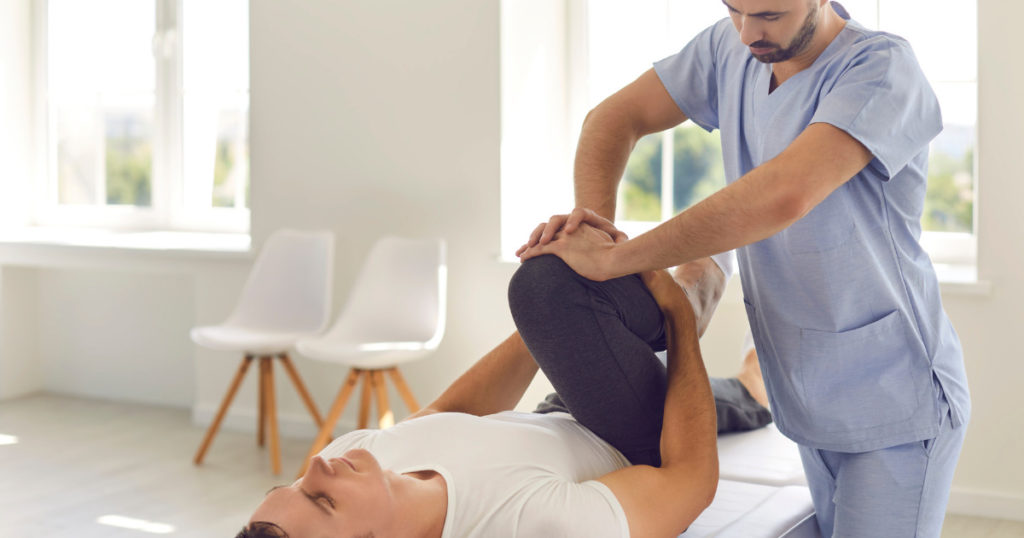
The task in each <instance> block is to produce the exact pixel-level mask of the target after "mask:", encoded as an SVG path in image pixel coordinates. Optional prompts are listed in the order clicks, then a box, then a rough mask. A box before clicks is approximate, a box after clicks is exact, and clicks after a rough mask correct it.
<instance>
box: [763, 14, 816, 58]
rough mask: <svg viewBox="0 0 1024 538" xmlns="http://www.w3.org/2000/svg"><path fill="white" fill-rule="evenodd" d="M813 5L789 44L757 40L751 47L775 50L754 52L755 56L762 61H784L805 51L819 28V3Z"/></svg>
mask: <svg viewBox="0 0 1024 538" xmlns="http://www.w3.org/2000/svg"><path fill="white" fill-rule="evenodd" d="M811 5H812V6H813V8H812V9H811V10H810V12H809V13H808V14H807V18H805V19H804V23H803V25H801V26H800V30H799V31H798V32H797V33H796V36H794V37H793V39H792V40H791V41H790V42H789V45H788V46H786V47H785V48H783V47H780V46H779V45H777V44H775V43H772V42H769V41H755V42H753V43H751V44H750V47H751V48H764V49H767V48H773V49H775V50H773V51H771V52H769V53H767V54H753V56H754V58H757V59H758V60H759V61H761V62H762V63H766V64H773V63H778V62H784V61H786V60H789V59H790V58H792V57H794V56H796V55H797V54H800V53H801V52H803V51H804V50H805V49H806V48H807V46H808V45H810V44H811V38H812V37H814V31H815V30H817V29H818V5H817V4H813V3H812V4H811Z"/></svg>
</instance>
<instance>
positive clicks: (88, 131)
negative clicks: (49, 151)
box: [54, 105, 102, 204]
mask: <svg viewBox="0 0 1024 538" xmlns="http://www.w3.org/2000/svg"><path fill="white" fill-rule="evenodd" d="M54 123H55V125H56V131H57V132H56V135H57V136H56V157H57V159H56V168H57V170H56V175H57V195H58V198H57V199H58V202H59V203H61V204H96V203H99V200H100V195H101V192H100V183H99V181H98V179H97V178H99V177H100V176H101V175H102V174H101V170H100V165H101V164H102V161H100V158H99V154H100V147H101V144H100V141H101V140H102V122H101V121H100V118H99V117H98V116H97V114H96V108H94V107H90V106H82V105H79V106H75V105H67V106H61V107H58V108H57V109H56V110H55V113H54Z"/></svg>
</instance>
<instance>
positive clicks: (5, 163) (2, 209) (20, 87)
mask: <svg viewBox="0 0 1024 538" xmlns="http://www.w3.org/2000/svg"><path fill="white" fill-rule="evenodd" d="M31 7H32V5H31V3H30V2H28V1H25V0H0V125H2V126H4V128H0V192H2V193H3V195H2V196H0V226H3V225H6V224H9V223H11V222H18V221H20V220H22V219H23V218H24V215H25V204H22V203H18V202H17V201H19V200H24V193H25V192H26V191H27V186H28V182H27V181H25V179H26V178H28V177H29V171H30V169H31V160H30V158H29V156H30V155H31V154H32V152H31V151H30V148H31V142H32V136H33V131H32V129H31V121H30V115H31V111H32V100H31V95H32V87H33V77H32V64H31V54H30V51H31V46H32V41H31V32H30V30H31V28H32V25H31V24H30V22H31Z"/></svg>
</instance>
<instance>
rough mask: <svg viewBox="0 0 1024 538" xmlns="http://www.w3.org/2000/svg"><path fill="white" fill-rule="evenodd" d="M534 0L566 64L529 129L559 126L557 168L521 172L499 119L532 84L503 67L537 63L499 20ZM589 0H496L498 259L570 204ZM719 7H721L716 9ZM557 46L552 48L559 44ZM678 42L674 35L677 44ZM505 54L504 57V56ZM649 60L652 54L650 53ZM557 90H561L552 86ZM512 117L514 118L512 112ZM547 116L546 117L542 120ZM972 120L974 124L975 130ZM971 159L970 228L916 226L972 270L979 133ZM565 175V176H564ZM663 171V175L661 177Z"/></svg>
mask: <svg viewBox="0 0 1024 538" xmlns="http://www.w3.org/2000/svg"><path fill="white" fill-rule="evenodd" d="M540 1H544V2H549V6H550V7H547V8H545V9H547V14H548V15H549V16H550V17H551V18H554V19H558V18H559V17H562V18H563V19H564V20H563V22H562V24H563V26H562V29H561V32H562V33H561V34H560V35H559V36H550V35H549V36H547V39H548V41H550V42H552V43H555V44H556V45H555V46H553V47H551V50H549V51H548V52H549V53H550V54H552V55H554V56H555V57H557V58H558V59H559V60H560V61H562V62H564V64H565V68H564V69H563V70H562V73H561V76H562V77H563V78H562V79H561V80H557V81H550V80H548V81H546V82H548V83H551V84H552V85H553V86H554V87H555V91H556V95H552V96H548V97H547V101H545V106H541V107H536V106H535V108H540V109H550V108H551V107H556V106H558V103H559V102H560V101H564V103H563V104H562V105H561V106H562V109H561V111H562V112H561V113H560V114H554V115H552V114H547V115H546V116H542V115H540V114H538V115H536V116H534V117H533V118H532V120H533V121H534V122H535V124H536V131H537V132H538V133H540V131H546V132H545V133H543V134H538V135H537V136H539V137H549V138H550V137H552V135H551V133H566V135H565V136H564V137H562V136H556V137H555V138H551V139H550V143H552V144H555V145H558V144H561V145H562V147H563V148H564V151H563V152H562V156H561V157H560V158H556V157H545V159H543V162H545V163H546V164H547V166H550V167H551V169H552V170H557V171H559V172H558V173H555V174H550V173H549V174H546V175H545V174H528V173H525V172H524V171H521V170H515V169H514V168H513V167H511V166H508V165H507V164H506V162H507V161H520V160H524V159H531V158H532V157H531V153H530V148H529V147H527V146H526V145H523V144H520V143H519V142H520V140H521V139H522V138H523V137H522V136H521V135H520V136H518V137H517V136H509V133H508V132H507V131H506V129H505V125H506V122H508V121H510V118H512V117H513V116H517V117H518V116H522V115H524V114H529V109H530V107H527V106H518V107H511V108H510V107H509V106H508V101H510V100H516V99H519V98H521V97H522V96H523V95H522V94H523V93H525V90H524V89H523V88H524V87H529V88H530V90H529V91H531V92H536V91H537V89H538V88H537V83H534V84H532V85H530V84H527V83H524V81H523V80H521V78H522V73H523V72H524V70H523V69H520V70H519V71H518V72H517V71H515V70H514V69H510V68H509V66H510V65H511V66H513V67H515V66H516V65H519V66H522V65H532V64H535V63H536V56H537V54H536V53H534V54H533V56H534V57H533V58H531V57H529V55H526V54H523V52H522V51H520V50H515V49H512V50H510V49H509V47H510V46H514V44H515V35H514V34H515V33H517V32H522V31H523V29H522V28H509V27H508V26H506V23H507V21H506V11H507V10H511V9H526V7H524V6H529V7H528V9H534V10H536V9H539V8H538V7H537V6H536V4H537V3H538V2H540ZM587 2H588V0H562V1H558V2H552V1H551V0H532V1H531V2H527V1H526V0H503V1H502V34H503V38H502V39H503V44H502V106H503V111H502V114H503V118H502V125H503V132H502V174H501V183H502V224H501V228H502V234H501V235H502V242H501V256H502V258H503V259H513V257H512V252H514V250H515V248H516V247H517V246H518V245H519V244H521V243H522V242H524V241H525V239H526V238H527V237H528V235H529V230H530V229H532V226H536V224H537V223H539V222H541V221H543V220H545V219H546V218H547V217H549V216H550V215H551V214H553V213H556V212H565V211H567V210H569V209H571V208H572V207H573V204H574V202H573V199H572V197H571V190H570V192H569V194H568V195H566V193H564V192H562V191H563V190H564V189H561V188H560V186H559V185H558V184H557V182H561V183H562V184H568V185H570V187H571V184H572V176H571V171H572V159H573V156H574V153H575V151H574V149H575V142H576V140H577V139H578V138H579V130H580V126H581V125H582V122H583V118H584V117H585V115H586V112H587V109H588V107H587V106H586V104H585V103H586V101H587V97H586V96H587V93H588V92H587V80H588V73H587V69H586V65H587V60H586V59H587V56H588V51H587V38H586V37H587V22H586V21H587V17H586V6H587ZM724 16H725V11H724V8H723V17H724ZM509 33H512V34H513V36H512V37H511V38H510V37H509V36H508V35H506V34H509ZM559 46H561V47H564V48H561V49H559V48H558V47H559ZM681 46H682V43H680V48H681ZM510 56H511V57H512V58H511V59H510V58H509V57H510ZM650 60H652V61H653V60H656V58H651V59H650ZM558 92H564V94H562V93H558ZM512 121H515V120H512ZM545 122H546V124H545ZM977 130H978V129H977V127H976V132H977ZM661 136H662V137H663V138H662V148H663V153H662V215H667V216H668V217H669V218H671V216H674V215H675V212H674V211H673V209H672V203H673V201H672V184H671V178H672V172H673V170H672V157H671V152H670V151H665V148H671V147H672V139H673V129H669V130H666V131H665V132H663V133H661ZM975 148H976V151H975V156H976V157H975V159H974V211H973V219H974V226H973V228H972V229H973V233H955V232H935V231H924V232H922V237H921V243H922V246H923V247H924V248H925V250H926V251H927V252H928V253H929V255H930V256H931V258H932V260H933V262H935V263H936V264H937V265H940V266H953V267H955V268H957V269H963V268H969V269H970V270H971V271H974V270H975V267H976V263H977V245H978V239H977V233H978V231H977V230H978V227H977V222H978V212H979V204H978V189H979V184H980V183H981V179H980V178H979V176H978V173H977V171H978V159H977V155H978V154H979V152H978V149H977V148H978V139H977V136H976V137H975ZM563 176H564V177H563ZM666 178H669V181H666V180H665V179H666ZM529 192H534V193H536V192H544V193H545V196H546V197H549V198H554V202H552V201H551V200H543V201H538V202H541V203H538V204H534V205H531V206H529V207H524V206H523V205H522V204H521V203H516V202H515V201H521V200H524V199H530V197H529V195H527V194H524V193H529ZM540 205H543V206H544V207H545V208H549V207H557V209H555V210H553V211H548V212H545V211H543V210H541V209H539V207H538V206H540ZM616 224H617V226H618V227H619V228H620V229H621V230H623V231H624V232H626V233H627V234H628V235H629V236H630V237H633V236H636V235H639V234H641V233H643V232H646V231H647V230H650V229H651V228H654V227H655V226H657V225H658V224H660V222H645V221H625V220H621V221H618V222H617V223H616Z"/></svg>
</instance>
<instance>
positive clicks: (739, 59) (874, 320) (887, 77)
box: [655, 2, 970, 452]
mask: <svg viewBox="0 0 1024 538" xmlns="http://www.w3.org/2000/svg"><path fill="white" fill-rule="evenodd" d="M832 5H833V7H834V8H835V10H836V11H837V12H838V13H839V14H840V15H841V16H842V17H843V18H844V19H849V15H848V14H847V13H846V11H845V9H843V8H842V6H840V5H838V4H836V3H834V2H833V4H832ZM655 71H656V72H657V74H658V76H659V77H660V78H661V81H662V83H663V84H664V85H665V88H666V89H667V90H668V92H669V94H671V96H672V97H673V99H674V100H675V101H676V103H677V104H678V105H679V108H680V110H682V111H683V113H685V114H686V115H687V117H689V118H690V119H691V120H693V121H694V122H695V123H697V124H698V125H700V126H701V127H703V128H705V129H707V130H709V131H710V130H712V129H716V128H717V129H719V130H720V131H721V138H722V153H723V156H724V160H725V174H726V181H727V182H729V183H731V182H733V181H735V180H736V179H738V178H739V177H740V176H742V175H743V174H745V173H747V172H749V171H750V170H751V169H753V168H754V167H756V166H758V165H760V164H761V163H764V162H765V161H767V160H769V159H771V158H773V157H775V156H776V155H778V154H779V153H781V152H782V150H784V149H785V148H786V147H787V146H788V145H789V144H790V143H791V142H792V141H793V140H794V139H795V138H796V137H797V135H799V134H800V133H801V132H802V131H803V130H804V129H805V128H806V127H807V126H808V125H810V124H812V123H817V122H824V123H829V124H832V125H834V126H836V127H838V128H839V129H842V130H844V131H845V132H847V133H849V134H850V135H851V136H853V137H854V138H856V139H857V140H858V141H860V142H861V143H862V144H864V146H865V147H867V148H868V149H869V150H870V151H871V152H872V154H873V155H874V159H873V160H872V161H871V163H870V164H869V165H868V166H867V167H865V168H864V169H863V170H861V171H860V172H859V173H858V174H857V175H855V176H854V177H853V178H852V179H850V180H849V181H847V182H846V183H845V184H843V185H842V186H841V187H840V188H838V189H837V190H836V191H834V192H833V193H832V194H831V195H830V196H828V197H827V198H826V199H825V200H824V201H823V202H822V203H821V204H819V205H818V206H817V207H815V208H814V209H813V210H812V211H811V212H810V213H808V214H807V215H806V216H805V217H804V218H802V219H800V220H799V221H797V222H796V223H794V224H792V225H791V226H789V227H788V228H786V229H785V230H782V231H781V232H779V233H777V234H775V235H773V236H772V237H769V238H767V239H764V240H762V241H759V242H757V243H754V244H751V245H748V246H746V247H743V248H740V249H738V250H737V257H738V264H739V268H740V275H741V278H742V284H743V294H744V303H745V306H746V309H747V315H748V319H749V321H750V326H751V330H752V332H753V335H754V340H755V342H756V345H757V351H758V356H759V357H760V360H761V365H762V370H763V372H764V375H765V384H766V385H767V388H768V394H769V397H770V399H771V403H772V412H773V414H774V416H775V421H776V423H777V425H778V427H779V429H780V430H781V431H782V432H783V433H785V434H786V435H787V436H789V437H790V438H792V439H793V440H795V441H797V442H799V443H801V444H804V445H807V446H811V447H815V448H821V449H826V450H837V451H846V452H860V451H866V450H875V449H879V448H884V447H888V446H894V445H898V444H902V443H907V442H911V441H917V440H921V439H930V438H932V437H934V436H935V435H936V434H937V432H938V425H939V421H940V419H941V417H940V416H939V409H940V406H939V405H938V404H939V402H940V400H941V399H942V398H945V399H946V400H947V401H948V403H949V407H950V414H951V418H952V421H953V424H954V425H959V424H962V423H964V422H966V420H967V417H968V416H969V408H970V398H969V394H968V390H967V380H966V375H965V373H964V367H963V357H962V352H961V348H960V342H959V339H958V338H957V335H956V332H955V331H954V330H953V327H952V325H951V324H950V322H949V319H948V318H947V316H946V314H945V311H944V310H943V308H942V303H941V299H940V296H939V286H938V280H937V278H936V276H935V271H934V268H933V267H932V264H931V260H930V259H929V258H928V255H927V254H926V253H925V251H924V250H923V249H922V248H921V246H920V244H919V238H920V235H921V224H920V221H921V212H922V210H923V206H924V193H925V186H926V177H927V163H928V144H929V142H930V141H931V139H932V138H934V137H935V135H937V134H938V133H939V131H941V130H942V119H941V115H940V112H939V105H938V101H937V100H936V98H935V95H934V93H933V92H932V89H931V87H930V86H929V84H928V81H927V80H926V79H925V77H924V74H923V73H922V72H921V69H920V67H919V66H918V63H917V60H916V58H915V57H914V54H913V51H912V50H911V48H910V45H909V44H908V43H907V42H906V41H905V40H903V39H902V38H899V37H897V36H893V35H891V34H886V33H883V32H877V31H872V30H868V29H866V28H864V27H863V26H861V25H860V24H858V23H856V22H855V21H852V20H848V21H847V24H846V26H845V28H844V29H843V30H842V32H841V33H840V34H839V35H838V36H837V37H836V38H835V39H834V40H833V41H832V43H831V44H829V45H828V47H827V48H826V49H825V50H824V52H822V54H821V55H820V56H819V57H818V58H817V60H816V61H815V62H814V64H813V65H812V66H811V67H809V68H807V69H805V70H803V71H801V72H799V73H797V74H796V75H794V76H793V77H791V78H790V79H788V80H786V81H785V82H784V83H783V84H781V85H780V86H778V87H777V88H776V89H775V91H773V92H771V93H769V84H770V81H771V74H772V70H771V65H769V64H764V63H761V62H760V61H758V60H757V59H756V58H754V57H753V56H752V55H751V53H750V51H749V49H748V48H747V47H746V46H745V45H744V44H743V43H742V42H741V41H740V39H739V35H738V33H737V32H736V29H735V28H734V27H733V25H732V22H731V21H730V20H729V19H723V20H722V21H720V22H718V23H717V24H715V25H713V26H711V27H710V28H708V29H706V30H704V31H703V32H702V33H700V34H699V35H697V37H696V38H694V39H693V41H691V42H690V43H689V44H688V45H687V46H686V47H685V48H684V49H683V50H682V51H681V52H679V53H678V54H675V55H673V56H670V57H668V58H666V59H664V60H662V61H660V62H657V63H656V64H655ZM711 233H713V232H711Z"/></svg>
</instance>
